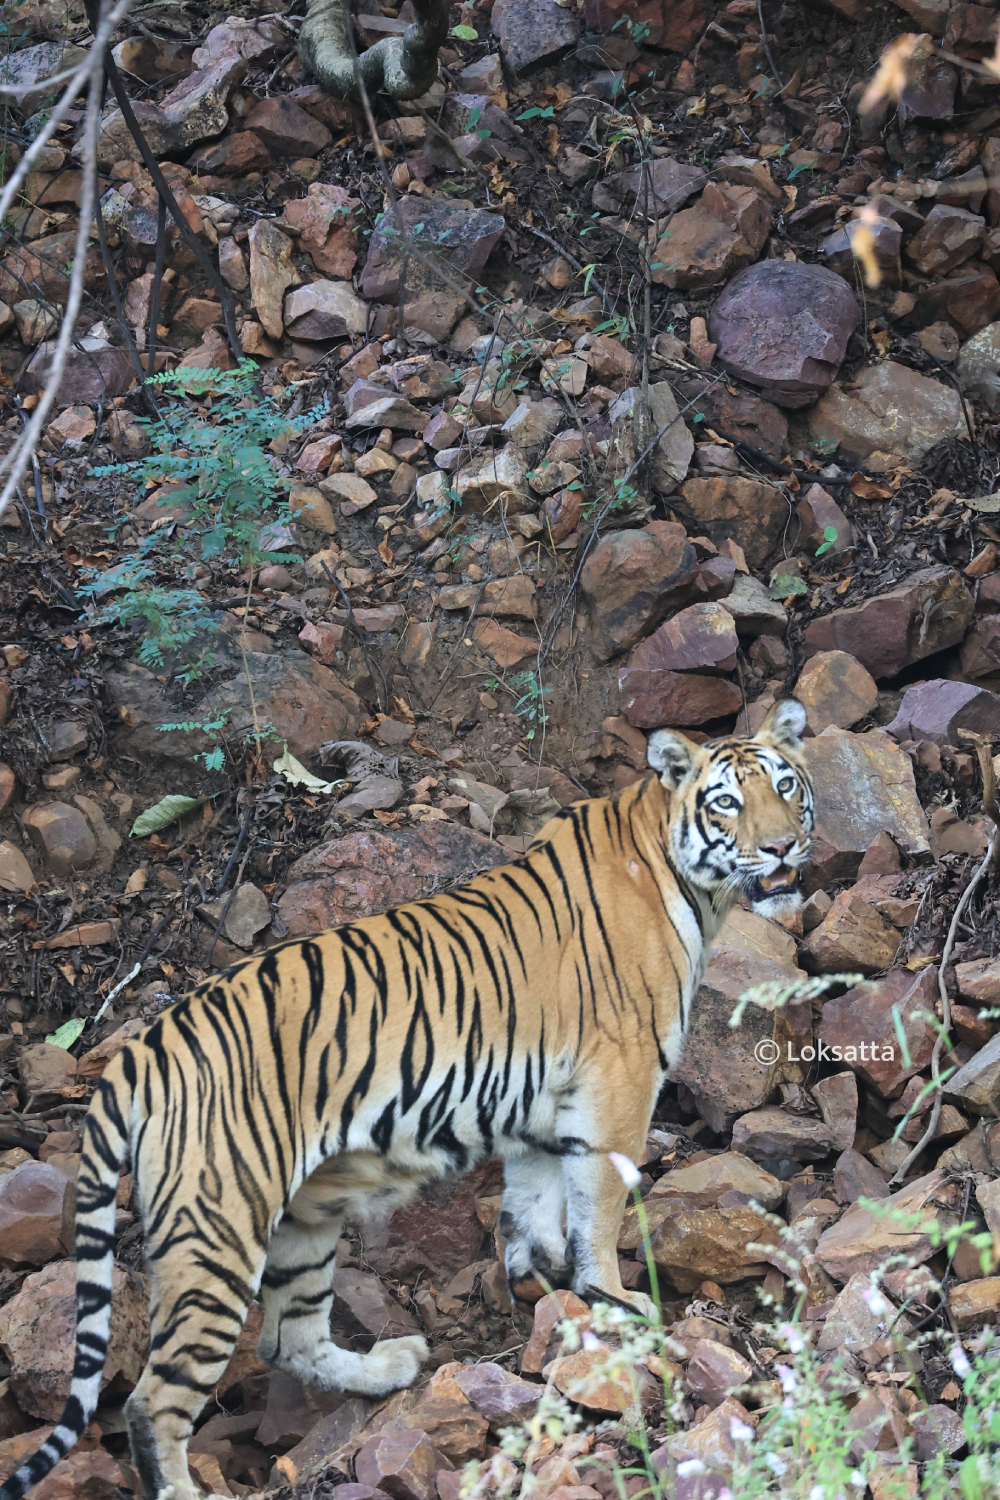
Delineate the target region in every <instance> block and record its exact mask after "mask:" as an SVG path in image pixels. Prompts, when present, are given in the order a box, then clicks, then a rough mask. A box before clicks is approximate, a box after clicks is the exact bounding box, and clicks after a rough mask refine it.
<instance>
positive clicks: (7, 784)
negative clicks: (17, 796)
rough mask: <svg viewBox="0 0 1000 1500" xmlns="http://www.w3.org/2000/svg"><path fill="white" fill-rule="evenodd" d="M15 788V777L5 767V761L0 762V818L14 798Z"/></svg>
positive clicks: (9, 769)
mask: <svg viewBox="0 0 1000 1500" xmlns="http://www.w3.org/2000/svg"><path fill="white" fill-rule="evenodd" d="M16 786H17V777H16V776H15V775H14V772H13V771H12V770H11V768H10V766H8V765H7V763H6V761H2V760H0V817H2V816H3V814H4V813H5V812H6V811H7V809H8V807H9V806H10V804H11V801H12V800H13V796H14V788H15V787H16Z"/></svg>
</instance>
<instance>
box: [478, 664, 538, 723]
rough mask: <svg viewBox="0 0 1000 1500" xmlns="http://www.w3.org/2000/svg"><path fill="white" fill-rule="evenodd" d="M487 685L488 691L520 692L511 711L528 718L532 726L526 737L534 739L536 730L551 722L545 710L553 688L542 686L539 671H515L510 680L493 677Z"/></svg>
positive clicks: (520, 717) (520, 716)
mask: <svg viewBox="0 0 1000 1500" xmlns="http://www.w3.org/2000/svg"><path fill="white" fill-rule="evenodd" d="M485 686H486V689H487V691H488V692H498V691H502V692H505V693H512V694H516V693H520V697H518V698H517V699H516V701H515V703H514V707H513V709H512V710H511V712H512V713H514V714H516V715H517V717H518V718H519V719H526V720H527V722H528V724H529V726H530V727H529V729H528V731H527V733H526V735H525V739H528V740H533V739H534V738H535V734H536V732H537V731H538V730H539V729H542V728H544V726H545V725H546V724H547V723H548V722H549V716H548V714H547V713H546V712H545V699H546V697H547V696H548V695H549V693H551V691H552V689H551V688H543V687H542V684H541V682H540V680H539V677H538V673H537V672H531V671H526V672H515V673H514V675H513V677H512V678H511V679H510V681H509V682H501V681H500V679H499V678H498V677H491V678H490V680H489V681H488V682H487V683H486V684H485ZM522 690H523V691H522Z"/></svg>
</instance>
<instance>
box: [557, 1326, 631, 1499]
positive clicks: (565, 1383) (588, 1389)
mask: <svg viewBox="0 0 1000 1500" xmlns="http://www.w3.org/2000/svg"><path fill="white" fill-rule="evenodd" d="M610 1357H611V1350H610V1349H609V1348H608V1347H607V1346H606V1345H605V1344H598V1346H597V1348H596V1349H580V1350H579V1351H578V1352H577V1353H575V1354H566V1355H563V1357H562V1358H561V1359H556V1360H553V1361H552V1363H551V1364H550V1365H546V1366H545V1370H544V1372H543V1373H544V1375H545V1378H546V1379H547V1380H548V1381H549V1382H550V1383H551V1384H552V1385H553V1386H555V1388H556V1390H557V1391H559V1393H560V1395H563V1396H566V1397H567V1398H568V1399H569V1400H571V1401H572V1402H573V1403H574V1405H576V1406H582V1407H583V1408H584V1410H585V1411H591V1412H599V1413H601V1414H602V1415H605V1416H616V1415H620V1414H621V1413H622V1412H624V1411H626V1410H627V1409H628V1407H629V1406H631V1404H632V1401H633V1399H634V1392H633V1384H632V1379H631V1375H630V1372H629V1371H627V1370H622V1369H619V1370H613V1371H610V1372H609V1371H608V1369H607V1365H608V1362H609V1359H610ZM636 1373H637V1374H638V1371H636ZM640 1378H641V1377H640ZM554 1493H555V1494H558V1493H559V1491H558V1490H556V1491H554Z"/></svg>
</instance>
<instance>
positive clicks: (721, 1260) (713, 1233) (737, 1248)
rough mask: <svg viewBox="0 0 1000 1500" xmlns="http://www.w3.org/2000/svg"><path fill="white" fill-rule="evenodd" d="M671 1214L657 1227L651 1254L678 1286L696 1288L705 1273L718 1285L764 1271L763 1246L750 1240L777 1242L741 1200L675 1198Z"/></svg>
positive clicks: (689, 1290)
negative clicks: (702, 1203) (699, 1203)
mask: <svg viewBox="0 0 1000 1500" xmlns="http://www.w3.org/2000/svg"><path fill="white" fill-rule="evenodd" d="M665 1207H666V1208H667V1209H668V1210H669V1215H668V1216H667V1217H665V1218H664V1219H663V1220H662V1221H661V1222H660V1224H659V1225H658V1226H657V1228H656V1229H655V1230H654V1232H653V1236H652V1246H653V1258H654V1260H655V1261H656V1264H657V1267H658V1268H659V1269H660V1270H662V1271H664V1272H665V1273H666V1274H667V1275H668V1276H669V1277H670V1280H671V1281H672V1282H673V1284H674V1286H675V1287H677V1289H678V1291H680V1292H693V1291H694V1290H695V1289H696V1288H697V1287H699V1286H700V1285H701V1283H702V1282H703V1281H704V1280H705V1279H706V1277H707V1278H708V1279H709V1280H711V1281H716V1282H718V1283H719V1285H720V1286H728V1285H730V1283H732V1282H734V1281H743V1280H744V1279H745V1278H746V1277H747V1276H755V1275H759V1274H761V1273H762V1272H763V1271H764V1270H765V1269H766V1268H765V1266H764V1265H762V1264H761V1259H760V1252H759V1251H756V1250H751V1249H750V1248H749V1247H750V1246H751V1245H775V1244H777V1243H778V1237H777V1235H776V1234H775V1232H774V1230H773V1229H772V1228H771V1226H770V1224H769V1223H768V1222H767V1220H766V1219H764V1218H762V1217H761V1215H760V1214H758V1213H755V1212H754V1210H753V1209H752V1208H750V1207H749V1206H747V1205H745V1204H742V1203H733V1204H727V1203H725V1202H723V1203H720V1204H719V1205H718V1206H717V1207H715V1208H695V1207H694V1206H693V1205H692V1204H690V1203H689V1202H687V1201H686V1200H685V1199H684V1198H676V1199H671V1200H670V1201H669V1202H668V1203H667V1204H666V1205H665Z"/></svg>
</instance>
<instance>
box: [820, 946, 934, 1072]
mask: <svg viewBox="0 0 1000 1500" xmlns="http://www.w3.org/2000/svg"><path fill="white" fill-rule="evenodd" d="M936 995H937V976H936V974H935V972H934V970H933V969H931V970H930V971H929V972H928V971H927V970H924V971H923V972H921V973H919V974H912V973H911V972H910V971H909V970H908V969H892V970H891V971H890V972H889V973H888V974H886V975H885V977H884V978H882V979H879V980H877V981H876V982H875V983H874V984H873V985H872V986H871V987H870V988H867V987H865V986H861V985H859V986H858V987H857V988H855V989H851V990H848V992H847V994H846V995H843V996H841V997H840V998H839V999H836V1000H828V1001H827V1002H826V1004H825V1005H824V1007H823V1016H822V1019H821V1021H820V1024H819V1031H818V1035H819V1039H820V1041H821V1042H822V1043H823V1044H824V1046H825V1047H827V1048H829V1049H831V1050H833V1049H837V1052H835V1053H834V1056H833V1059H832V1060H833V1061H834V1062H843V1063H845V1064H846V1065H847V1066H848V1067H849V1068H851V1069H852V1071H853V1072H855V1073H857V1074H858V1076H859V1077H860V1078H862V1079H863V1080H864V1082H865V1083H867V1084H868V1085H869V1086H870V1087H871V1088H873V1089H874V1090H875V1091H876V1093H878V1094H880V1095H881V1096H882V1098H884V1099H890V1098H894V1097H895V1096H896V1095H897V1094H899V1093H901V1092H902V1089H903V1085H904V1084H905V1082H906V1080H907V1079H908V1078H912V1077H914V1076H915V1075H916V1074H918V1073H920V1072H922V1071H923V1070H924V1068H926V1067H927V1066H928V1064H929V1062H930V1056H931V1051H932V1050H933V1047H934V1032H933V1030H932V1029H931V1026H930V1025H929V1024H928V1021H927V1020H926V1019H925V1015H924V1013H925V1012H926V1013H927V1014H933V1007H934V1002H935V998H936ZM894 1007H895V1010H896V1014H897V1015H898V1017H899V1021H900V1024H901V1026H902V1028H903V1032H904V1035H905V1036H906V1042H907V1047H908V1049H909V1061H908V1062H906V1061H904V1058H903V1054H902V1048H901V1047H900V1044H899V1038H898V1036H897V1034H896V1028H895V1025H894V1022H893V1008H894ZM838 1053H839V1055H838Z"/></svg>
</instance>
